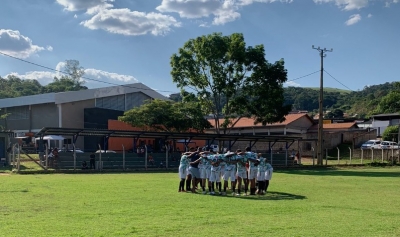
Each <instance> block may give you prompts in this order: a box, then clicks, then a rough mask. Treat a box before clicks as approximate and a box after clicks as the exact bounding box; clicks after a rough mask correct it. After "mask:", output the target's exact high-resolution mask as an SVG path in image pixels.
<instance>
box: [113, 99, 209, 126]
mask: <svg viewBox="0 0 400 237" xmlns="http://www.w3.org/2000/svg"><path fill="white" fill-rule="evenodd" d="M119 120H120V121H123V122H126V123H128V124H130V125H132V126H133V127H138V128H141V129H143V130H147V131H161V132H188V131H189V130H190V129H194V130H196V131H198V132H202V131H204V129H207V128H211V124H210V123H209V122H208V121H207V120H206V119H205V118H204V117H203V114H202V113H201V110H200V106H199V104H198V103H195V102H191V103H181V102H173V101H166V100H159V99H155V100H148V101H146V102H145V104H143V105H142V106H140V107H136V108H133V109H131V110H129V111H126V112H125V113H124V115H123V116H121V117H119Z"/></svg>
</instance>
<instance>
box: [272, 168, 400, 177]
mask: <svg viewBox="0 0 400 237" xmlns="http://www.w3.org/2000/svg"><path fill="white" fill-rule="evenodd" d="M382 169H384V168H382ZM397 170H398V172H393V171H383V170H382V171H380V170H379V169H377V170H376V171H363V170H362V169H359V170H344V169H335V168H331V169H302V170H279V171H277V172H278V173H285V174H295V175H316V176H359V177H376V178H381V177H399V178H400V169H397Z"/></svg>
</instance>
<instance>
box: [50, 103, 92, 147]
mask: <svg viewBox="0 0 400 237" xmlns="http://www.w3.org/2000/svg"><path fill="white" fill-rule="evenodd" d="M59 106H60V107H61V127H63V128H84V117H85V116H84V109H85V108H91V107H94V99H91V100H83V101H77V102H70V103H64V104H60V105H59ZM57 127H58V126H57ZM84 139H85V138H84V137H82V136H80V137H78V139H77V140H76V142H75V147H77V148H81V149H84V148H85V146H84V143H85V140H84Z"/></svg>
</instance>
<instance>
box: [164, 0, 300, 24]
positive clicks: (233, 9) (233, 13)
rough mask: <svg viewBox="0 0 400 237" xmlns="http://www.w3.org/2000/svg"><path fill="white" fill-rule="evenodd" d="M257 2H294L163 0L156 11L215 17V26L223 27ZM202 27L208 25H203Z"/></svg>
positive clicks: (195, 16) (287, 1) (283, 0)
mask: <svg viewBox="0 0 400 237" xmlns="http://www.w3.org/2000/svg"><path fill="white" fill-rule="evenodd" d="M255 2H259V3H273V2H284V3H291V2H293V0H162V2H161V5H159V6H158V7H156V9H157V10H158V11H160V12H175V13H178V14H179V16H180V17H182V18H188V19H193V18H204V17H213V21H212V24H213V25H223V24H225V23H228V22H232V21H235V20H236V19H238V18H240V13H239V11H240V9H241V7H243V6H247V5H250V4H253V3H255ZM200 26H202V27H204V26H207V24H204V23H202V24H201V25H200Z"/></svg>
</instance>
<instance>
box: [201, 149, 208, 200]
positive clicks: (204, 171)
mask: <svg viewBox="0 0 400 237" xmlns="http://www.w3.org/2000/svg"><path fill="white" fill-rule="evenodd" d="M209 155H210V153H208V152H204V153H203V154H202V155H201V157H200V163H199V170H200V178H201V188H202V189H203V194H206V193H207V192H206V181H208V189H210V183H209V179H210V171H208V170H211V162H210V160H209Z"/></svg>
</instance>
